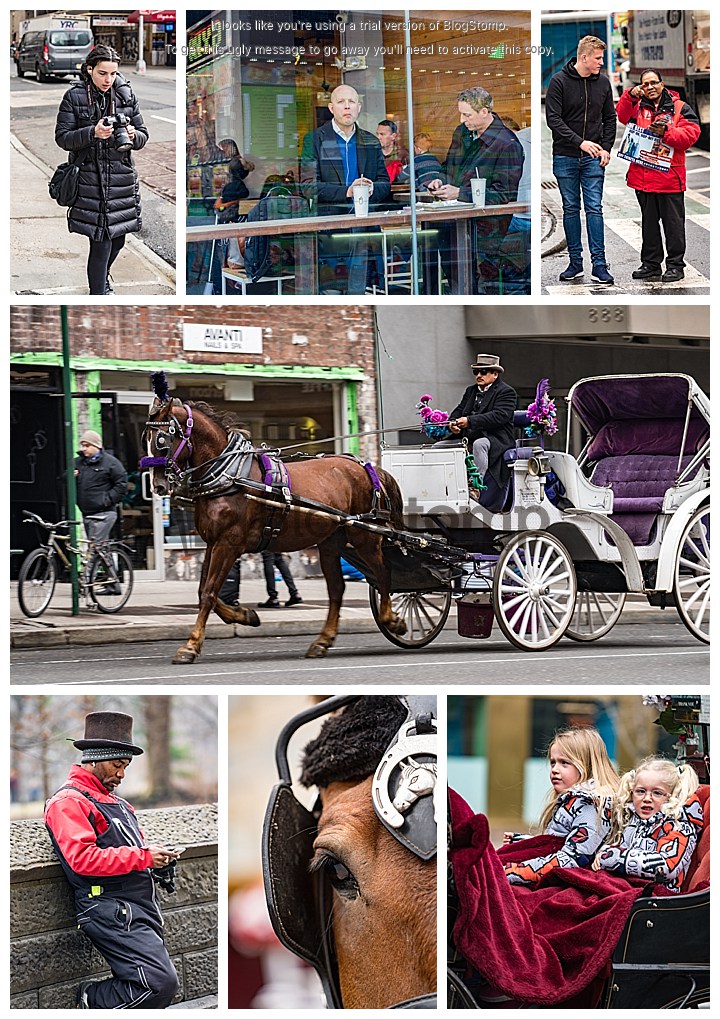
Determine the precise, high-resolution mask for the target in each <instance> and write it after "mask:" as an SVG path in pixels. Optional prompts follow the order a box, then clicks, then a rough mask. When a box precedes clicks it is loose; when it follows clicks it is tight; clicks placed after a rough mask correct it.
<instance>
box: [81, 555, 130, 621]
mask: <svg viewBox="0 0 720 1019" xmlns="http://www.w3.org/2000/svg"><path fill="white" fill-rule="evenodd" d="M89 588H90V597H91V598H92V600H93V601H94V602H95V604H96V605H97V607H98V609H99V610H100V612H110V613H112V612H119V611H120V609H121V608H122V607H123V605H125V603H126V602H127V600H128V598H129V597H130V595H131V593H132V589H133V566H132V563H131V562H130V556H129V555H128V554H127V552H125V550H124V549H122V548H118V547H114V548H113V547H111V548H108V549H105V550H103V551H101V552H98V553H97V554H96V556H95V558H94V560H93V563H92V566H91V567H90V579H89Z"/></svg>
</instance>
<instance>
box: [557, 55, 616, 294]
mask: <svg viewBox="0 0 720 1019" xmlns="http://www.w3.org/2000/svg"><path fill="white" fill-rule="evenodd" d="M605 48H606V47H605V43H604V42H603V41H602V39H598V38H597V37H596V36H594V35H586V36H584V37H583V38H582V39H581V40H580V42H579V43H578V52H577V59H576V60H571V61H569V63H567V64H566V65H565V67H563V69H562V70H561V71H559V72H558V73H557V74H556V75H554V76H553V77H552V78H551V79H550V84H549V85H548V89H547V94H546V96H545V119H546V120H547V125H548V127H549V128H550V131H551V132H552V138H553V173H554V175H555V178H556V180H557V182H558V187H559V188H560V195H561V197H562V204H563V227H564V229H565V237H566V239H567V248H568V255H569V256H570V264H569V265H568V267H567V269H565V270H564V271H563V272H561V273H560V280H561V281H562V282H572V281H574V280H579V279H582V277H583V246H582V233H581V228H580V202H581V195H582V204H583V205H584V207H585V222H586V224H587V235H588V246H589V248H590V257H591V259H592V279H593V282H594V283H605V284H609V285H611V284H613V283H614V282H615V280H614V279H613V277H612V276H611V275H610V273H609V271H608V265H607V259H606V257H605V225H604V223H603V211H602V193H603V183H604V180H605V167H606V166H607V165H608V163H609V162H610V150H611V149H612V147H613V144H614V142H615V128H616V125H617V117H616V115H615V104H614V103H613V96H612V86H611V85H610V81H609V79H608V78H607V77H606V76H605V75H604V74H602V73H601V68H602V65H603V61H604V52H605Z"/></svg>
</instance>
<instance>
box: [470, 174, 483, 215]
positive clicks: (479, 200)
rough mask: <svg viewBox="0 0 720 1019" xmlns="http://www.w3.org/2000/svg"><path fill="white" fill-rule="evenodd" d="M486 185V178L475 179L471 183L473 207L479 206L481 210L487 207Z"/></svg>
mask: <svg viewBox="0 0 720 1019" xmlns="http://www.w3.org/2000/svg"><path fill="white" fill-rule="evenodd" d="M485 183H486V182H485V178H484V177H473V178H472V179H471V181H470V187H471V189H472V200H473V205H477V206H479V207H480V208H481V209H482V208H484V206H485Z"/></svg>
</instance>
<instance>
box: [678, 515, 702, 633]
mask: <svg viewBox="0 0 720 1019" xmlns="http://www.w3.org/2000/svg"><path fill="white" fill-rule="evenodd" d="M673 593H674V595H675V604H676V605H677V610H678V612H679V613H680V618H681V619H682V621H683V623H685V626H687V628H688V630H689V631H690V633H692V635H693V636H694V637H697V639H698V640H701V641H703V643H705V644H709V643H710V507H709V506H703V507H702V508H701V509H699V510H696V511H695V513H694V514H693V515H692V517H690V520H689V521H688V523H687V525H686V527H685V530H684V531H683V536H682V539H681V541H680V545H679V547H678V553H677V559H676V560H675V580H674V585H673Z"/></svg>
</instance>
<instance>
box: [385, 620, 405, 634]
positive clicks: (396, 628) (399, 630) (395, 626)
mask: <svg viewBox="0 0 720 1019" xmlns="http://www.w3.org/2000/svg"><path fill="white" fill-rule="evenodd" d="M388 629H389V630H390V632H391V633H394V634H397V636H398V637H402V636H404V634H406V633H407V632H408V628H407V625H406V623H405V621H404V620H403V619H395V620H393V622H392V623H391V624H390V626H388Z"/></svg>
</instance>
